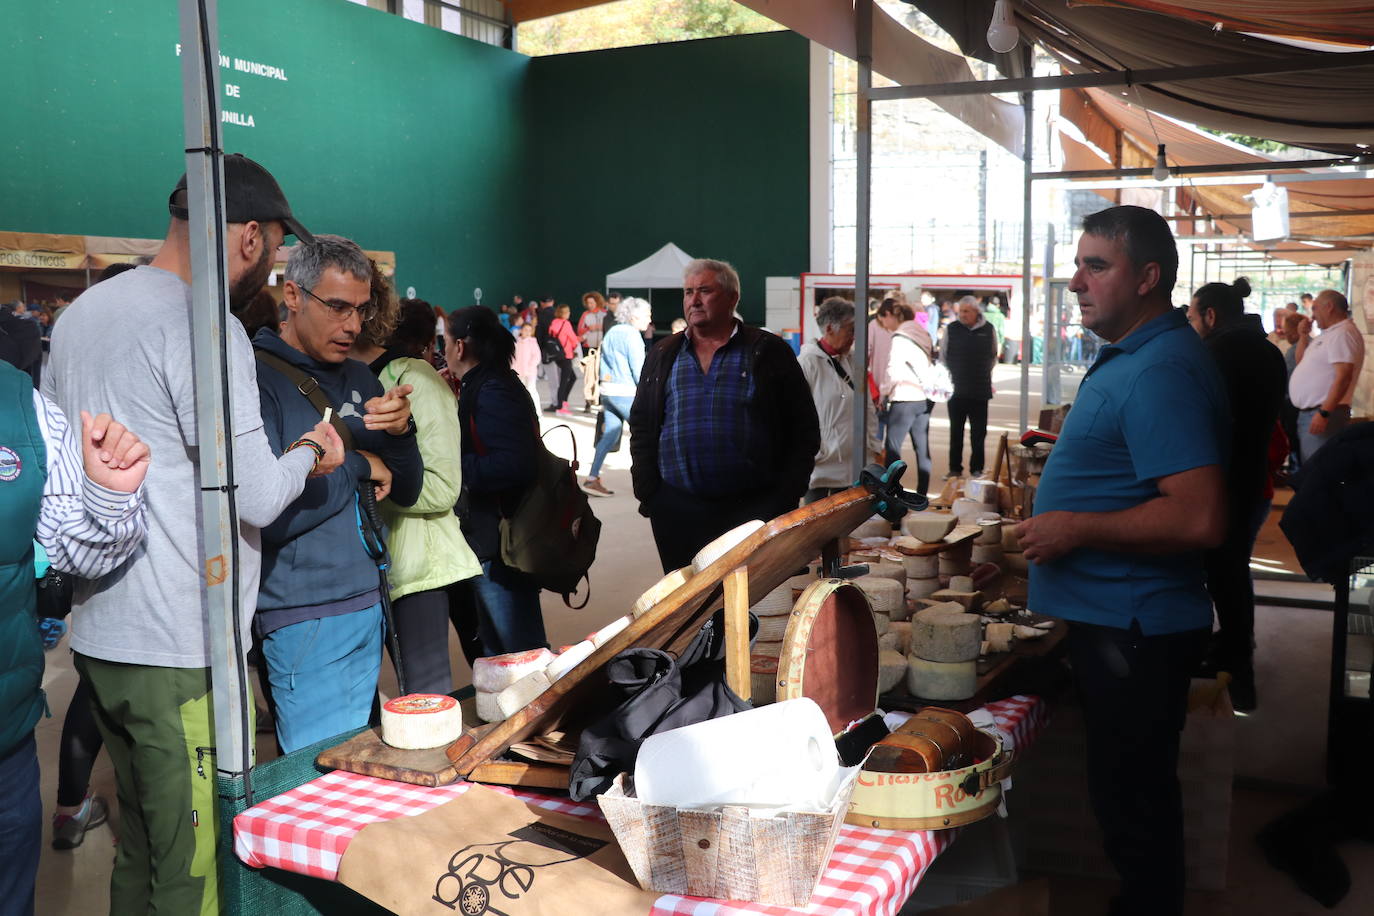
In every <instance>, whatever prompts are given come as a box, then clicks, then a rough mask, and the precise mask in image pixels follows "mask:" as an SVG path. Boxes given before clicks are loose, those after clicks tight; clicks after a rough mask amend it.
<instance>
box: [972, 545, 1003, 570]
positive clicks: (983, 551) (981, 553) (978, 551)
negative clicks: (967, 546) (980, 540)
mask: <svg viewBox="0 0 1374 916" xmlns="http://www.w3.org/2000/svg"><path fill="white" fill-rule="evenodd" d="M1002 556H1003V554H1002V543H1001V541H998V542H997V543H996V544H974V545H973V557H972V562H973V565H975V566H977V565H979V564H981V563H1001V562H1002Z"/></svg>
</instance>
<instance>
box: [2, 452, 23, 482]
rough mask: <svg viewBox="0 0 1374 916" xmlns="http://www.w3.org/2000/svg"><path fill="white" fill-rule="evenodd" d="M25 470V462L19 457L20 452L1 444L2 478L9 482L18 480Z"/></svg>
mask: <svg viewBox="0 0 1374 916" xmlns="http://www.w3.org/2000/svg"><path fill="white" fill-rule="evenodd" d="M23 470H24V462H23V461H21V460H20V459H19V453H18V452H16V451H15V450H14V449H12V448H8V447H6V446H3V445H0V480H2V481H5V482H7V483H8V482H9V481H11V480H16V479H17V478H18V477H19V474H20V472H21V471H23Z"/></svg>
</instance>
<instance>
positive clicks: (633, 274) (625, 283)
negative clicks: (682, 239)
mask: <svg viewBox="0 0 1374 916" xmlns="http://www.w3.org/2000/svg"><path fill="white" fill-rule="evenodd" d="M691 261H692V256H691V255H690V254H688V253H687V252H685V251H683V250H682V249H681V248H679V247H677V246H676V245H674V244H673V243H672V242H669V243H668V244H666V245H664V246H663V247H662V248H660V249H659V250H658V251H655V252H654V253H653V254H651V255H649V256H648V257H647V258H645V259H644V260H642V261H640V262H639V263H638V264H631V265H630V266H629V267H626V268H625V269H624V270H617V271H616V272H615V273H613V274H606V288H607V289H621V288H625V289H674V288H678V287H681V286H682V271H683V269H684V268H685V267H686V266H687V265H688V264H690V263H691Z"/></svg>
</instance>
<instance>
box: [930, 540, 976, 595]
mask: <svg viewBox="0 0 1374 916" xmlns="http://www.w3.org/2000/svg"><path fill="white" fill-rule="evenodd" d="M938 569H939V573H940V582H941V584H943V585H948V584H949V580H950V579H951V578H952V577H954V576H967V575H968V574H969V572H970V571H971V570H972V569H973V544H972V543H970V542H969V541H960V542H959V543H958V544H955V545H953V546H951V547H949V548H947V549H945V550H942V551H940V563H939V567H938Z"/></svg>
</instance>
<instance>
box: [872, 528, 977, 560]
mask: <svg viewBox="0 0 1374 916" xmlns="http://www.w3.org/2000/svg"><path fill="white" fill-rule="evenodd" d="M981 530H982V529H981V528H979V527H978V526H977V525H959V526H957V527H955V529H954V530H953V531H951V532H950V533H949V534H947V535H945V539H944V540H943V541H936V542H935V543H933V544H922V545H921V546H920V547H906V546H901V547H894V548H892V549H893V550H896V551H897V552H898V553H902V554H906V555H907V556H909V557H928V556H930V555H931V554H932V553H940V552H942V551H945V550H948V549H949V548H951V547H954V546H956V545H958V544H962V543H964V542H965V541H967V540H968V539H969V538H975V537H977V536H978V534H979V532H980V531H981Z"/></svg>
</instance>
